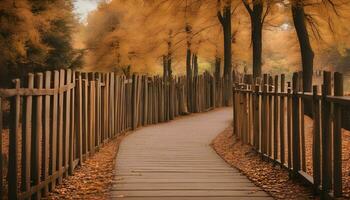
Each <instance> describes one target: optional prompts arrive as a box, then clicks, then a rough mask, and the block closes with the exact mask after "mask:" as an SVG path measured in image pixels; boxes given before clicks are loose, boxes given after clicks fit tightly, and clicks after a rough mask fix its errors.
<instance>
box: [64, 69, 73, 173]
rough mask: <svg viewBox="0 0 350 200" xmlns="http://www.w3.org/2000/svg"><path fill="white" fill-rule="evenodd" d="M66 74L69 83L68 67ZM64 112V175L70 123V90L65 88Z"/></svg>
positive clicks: (67, 162) (70, 76) (66, 171)
mask: <svg viewBox="0 0 350 200" xmlns="http://www.w3.org/2000/svg"><path fill="white" fill-rule="evenodd" d="M66 72H67V74H66V85H69V84H71V82H72V71H71V70H70V69H68V70H67V71H66ZM65 108H66V114H65V120H66V122H65V131H64V145H63V146H64V153H65V154H64V156H63V158H64V163H63V165H64V167H65V168H66V170H65V173H64V174H65V176H68V169H69V144H70V138H69V137H70V123H71V118H70V117H71V112H72V110H71V91H70V90H67V92H66V104H65Z"/></svg>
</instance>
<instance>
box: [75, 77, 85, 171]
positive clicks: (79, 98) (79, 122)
mask: <svg viewBox="0 0 350 200" xmlns="http://www.w3.org/2000/svg"><path fill="white" fill-rule="evenodd" d="M77 75H78V78H77V80H75V83H76V86H75V87H76V88H77V89H76V100H75V106H76V108H77V112H76V115H75V117H76V124H75V125H76V136H77V144H78V146H77V151H78V159H79V165H80V166H81V165H82V163H83V87H82V79H81V72H77ZM85 98H86V97H85Z"/></svg>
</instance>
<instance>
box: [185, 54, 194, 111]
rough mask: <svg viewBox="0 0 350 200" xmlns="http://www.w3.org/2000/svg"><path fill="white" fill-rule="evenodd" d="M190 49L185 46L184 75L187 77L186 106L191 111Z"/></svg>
mask: <svg viewBox="0 0 350 200" xmlns="http://www.w3.org/2000/svg"><path fill="white" fill-rule="evenodd" d="M191 57H192V53H191V49H190V48H187V56H186V77H187V107H188V111H189V112H192V96H193V95H192V66H191Z"/></svg>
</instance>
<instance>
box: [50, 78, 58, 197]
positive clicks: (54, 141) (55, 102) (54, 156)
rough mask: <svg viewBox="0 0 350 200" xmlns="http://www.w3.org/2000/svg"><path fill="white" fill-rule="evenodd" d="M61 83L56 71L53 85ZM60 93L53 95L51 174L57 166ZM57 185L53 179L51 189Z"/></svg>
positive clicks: (56, 85)
mask: <svg viewBox="0 0 350 200" xmlns="http://www.w3.org/2000/svg"><path fill="white" fill-rule="evenodd" d="M59 84H60V72H59V71H54V80H53V87H54V88H58V87H59ZM58 102H59V100H58V95H57V94H56V95H54V96H53V101H52V127H51V128H52V129H51V131H50V133H51V135H50V147H51V151H50V153H51V155H50V157H51V163H50V175H53V174H54V173H55V172H56V170H57V169H58V168H57V142H58V141H57V137H58V126H59V124H58V122H57V119H58V118H59V117H57V116H58V113H59V112H58ZM55 185H56V180H54V181H52V183H51V185H50V186H51V187H50V190H51V191H52V190H53V189H54V188H55Z"/></svg>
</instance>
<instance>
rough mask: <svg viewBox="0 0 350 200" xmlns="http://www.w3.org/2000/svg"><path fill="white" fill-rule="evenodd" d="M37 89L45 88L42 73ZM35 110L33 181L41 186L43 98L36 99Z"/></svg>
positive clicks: (36, 81)
mask: <svg viewBox="0 0 350 200" xmlns="http://www.w3.org/2000/svg"><path fill="white" fill-rule="evenodd" d="M35 79H36V80H35V87H37V88H39V89H41V88H43V81H44V76H43V74H42V73H38V74H36V75H35ZM33 110H34V120H35V122H34V123H33V130H34V133H33V134H32V158H33V160H32V171H31V172H32V173H31V175H32V181H33V185H39V184H40V182H41V169H42V166H41V163H42V162H43V159H42V157H41V156H42V145H41V144H42V143H41V142H42V139H43V97H42V96H37V97H36V98H35V109H33ZM34 196H35V197H34V198H36V199H40V197H41V192H40V191H39V192H37V193H36V194H35V195H34Z"/></svg>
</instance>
